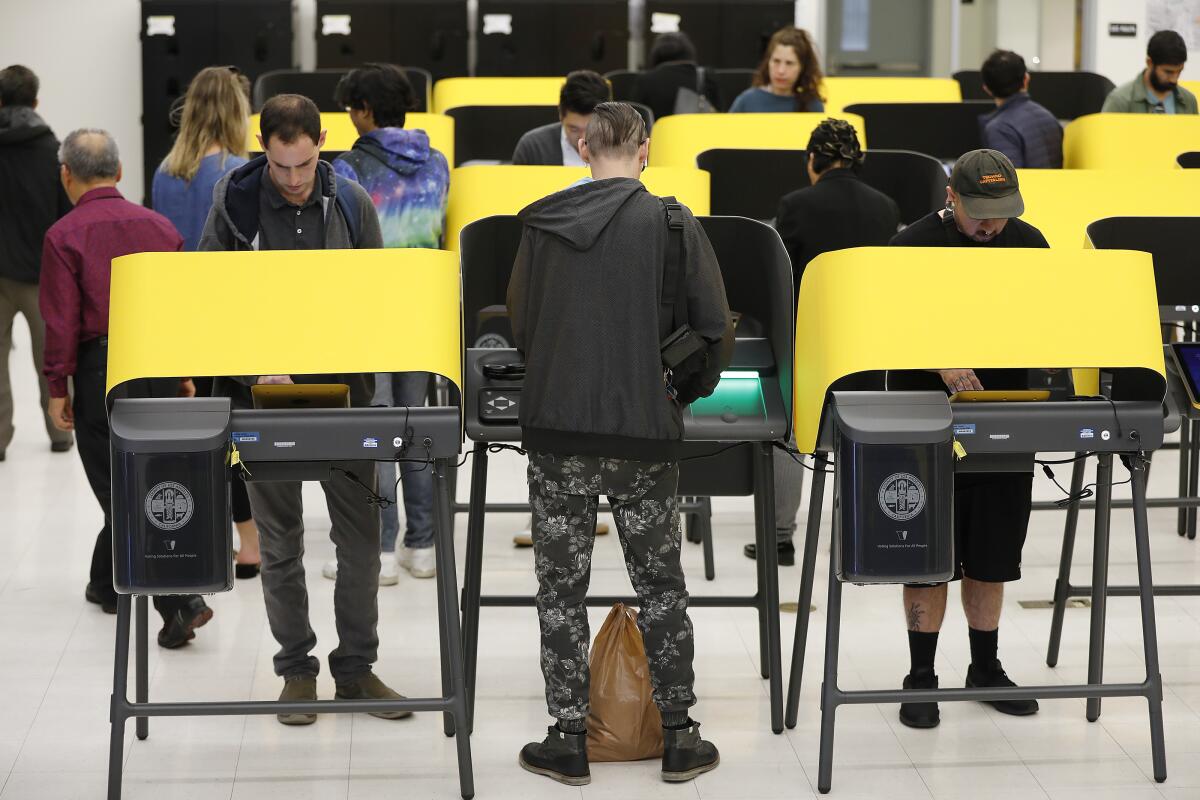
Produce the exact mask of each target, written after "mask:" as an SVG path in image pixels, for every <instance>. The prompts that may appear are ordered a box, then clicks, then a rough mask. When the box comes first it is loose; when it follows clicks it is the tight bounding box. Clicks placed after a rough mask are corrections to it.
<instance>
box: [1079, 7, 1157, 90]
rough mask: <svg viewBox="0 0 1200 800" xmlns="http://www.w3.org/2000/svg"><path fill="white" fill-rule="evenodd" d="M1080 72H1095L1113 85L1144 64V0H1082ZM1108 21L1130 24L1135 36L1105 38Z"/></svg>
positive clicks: (1106, 36) (1134, 73) (1130, 77)
mask: <svg viewBox="0 0 1200 800" xmlns="http://www.w3.org/2000/svg"><path fill="white" fill-rule="evenodd" d="M1085 1H1086V8H1085V17H1084V23H1085V27H1084V31H1083V37H1084V46H1083V53H1084V58H1083V69H1085V70H1088V71H1090V72H1098V73H1100V74H1101V75H1104V76H1105V77H1107V78H1108V79H1109V80H1110V81H1112V82H1113V83H1115V84H1117V85H1120V84H1122V83H1127V82H1128V81H1129V80H1130V79H1132V78H1133V77H1134V75H1136V74H1137V73H1138V71H1139V70H1141V69H1142V68H1143V67H1144V66H1145V64H1146V42H1147V41H1148V40H1149V39H1150V32H1149V31H1147V30H1146V2H1145V0H1085ZM1110 22H1134V23H1137V26H1138V35H1137V36H1134V37H1120V36H1109V35H1108V24H1109V23H1110Z"/></svg>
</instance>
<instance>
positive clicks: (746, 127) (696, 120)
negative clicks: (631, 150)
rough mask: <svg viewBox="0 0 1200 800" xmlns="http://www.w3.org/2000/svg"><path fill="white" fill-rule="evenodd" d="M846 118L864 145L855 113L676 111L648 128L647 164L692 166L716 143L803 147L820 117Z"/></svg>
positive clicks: (752, 147) (742, 146)
mask: <svg viewBox="0 0 1200 800" xmlns="http://www.w3.org/2000/svg"><path fill="white" fill-rule="evenodd" d="M829 117H835V118H837V119H845V120H849V121H850V123H851V124H853V125H854V128H855V130H857V131H858V141H859V143H860V144H861V145H862V147H863V149H864V150H865V149H866V148H867V132H866V131H865V130H864V128H865V125H864V124H863V118H862V117H860V116H858V115H857V114H823V113H822V114H809V113H805V114H675V115H673V116H670V117H664V118H663V119H662V120H660V121H658V122H655V123H654V129H653V130H652V131H650V166H652V167H694V166H696V156H698V155H700V154H701V153H703V152H704V151H705V150H712V149H714V148H718V147H736V148H740V149H742V150H803V149H804V148H805V147H807V146H808V137H809V136H811V135H812V132H813V128H816V127H817V125H819V124H821V120H823V119H828V118H829Z"/></svg>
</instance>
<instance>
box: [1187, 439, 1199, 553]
mask: <svg viewBox="0 0 1200 800" xmlns="http://www.w3.org/2000/svg"><path fill="white" fill-rule="evenodd" d="M1189 433H1190V434H1191V445H1190V446H1189V447H1188V491H1187V497H1196V495H1197V493H1198V492H1200V424H1196V425H1192V426H1191V430H1190V431H1189ZM1187 538H1189V539H1195V538H1196V508H1195V506H1193V507H1192V508H1189V509H1188V510H1187Z"/></svg>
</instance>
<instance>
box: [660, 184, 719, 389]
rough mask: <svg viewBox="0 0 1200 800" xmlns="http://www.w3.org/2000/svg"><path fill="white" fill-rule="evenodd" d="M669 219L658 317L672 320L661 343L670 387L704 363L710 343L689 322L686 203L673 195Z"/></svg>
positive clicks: (668, 199) (669, 201)
mask: <svg viewBox="0 0 1200 800" xmlns="http://www.w3.org/2000/svg"><path fill="white" fill-rule="evenodd" d="M662 203H663V208H664V210H665V211H666V221H667V257H666V262H665V263H664V264H663V283H662V300H661V303H660V306H659V319H669V320H671V323H670V325H668V326H667V329H668V330H670V331H671V333H669V334H668V335H667V338H665V339H663V340H662V342H661V343H660V346H659V352H660V354H661V356H662V364H663V370H664V372H665V374H666V378H667V387H668V391H669V392H670V393H671V395H672V396H674V395H675V391H674V389H675V387H676V386H678V385H680V384H681V383H685V382H686V380H687V378H688V376H689V375H691V374H692V373H694V372H696V371H698V370H699V369H700V368H701V367H703V361H704V358H705V354H706V352H707V349H708V346H707V343H706V342H705V341H704V338H703V337H702V336H700V334H698V333H696V332H695V331H694V330H692V326H691V325H689V324H688V307H687V286H686V283H685V280H686V278H687V265H686V264H685V263H684V250H683V225H684V213H683V206H682V205H680V203H679V201H678V200H676V199H675V198H674V197H664V198H662Z"/></svg>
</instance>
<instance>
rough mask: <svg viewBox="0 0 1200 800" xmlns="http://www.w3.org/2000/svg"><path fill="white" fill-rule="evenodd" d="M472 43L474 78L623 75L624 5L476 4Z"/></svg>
mask: <svg viewBox="0 0 1200 800" xmlns="http://www.w3.org/2000/svg"><path fill="white" fill-rule="evenodd" d="M505 18H508V19H507V24H506V20H505ZM478 42H479V62H478V64H477V65H476V73H477V74H479V75H508V76H512V75H531V76H547V75H565V74H566V73H568V72H571V71H572V70H576V69H590V70H594V71H596V72H601V73H603V72H609V71H611V70H614V69H624V68H625V67H626V65H627V64H628V62H629V5H628V3H627V2H626V0H480V2H479V36H478Z"/></svg>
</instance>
